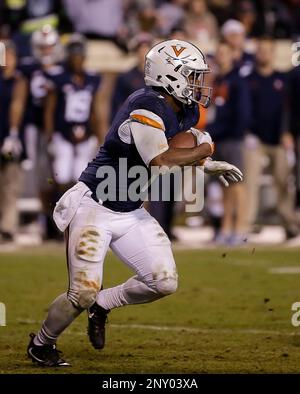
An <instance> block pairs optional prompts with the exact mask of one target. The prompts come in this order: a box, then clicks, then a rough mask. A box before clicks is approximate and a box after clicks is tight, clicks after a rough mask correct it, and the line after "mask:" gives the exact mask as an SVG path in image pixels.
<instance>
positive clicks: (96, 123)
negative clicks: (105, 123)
mask: <svg viewBox="0 0 300 394" xmlns="http://www.w3.org/2000/svg"><path fill="white" fill-rule="evenodd" d="M100 108H101V91H100V89H98V90H97V91H96V93H95V95H94V97H93V102H92V110H91V125H92V130H93V133H94V134H95V135H96V137H97V138H98V141H99V143H100V144H101V143H102V142H103V130H102V122H101V111H100Z"/></svg>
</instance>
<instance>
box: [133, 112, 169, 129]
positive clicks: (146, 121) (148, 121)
mask: <svg viewBox="0 0 300 394" xmlns="http://www.w3.org/2000/svg"><path fill="white" fill-rule="evenodd" d="M130 117H131V118H132V119H133V120H136V121H137V122H139V123H142V124H146V125H148V126H151V127H154V128H155V129H160V130H163V131H164V128H163V126H162V125H161V124H160V123H159V122H157V121H156V120H153V119H150V118H148V117H147V116H144V115H138V114H133V115H130Z"/></svg>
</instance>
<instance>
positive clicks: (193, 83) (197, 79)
mask: <svg viewBox="0 0 300 394" xmlns="http://www.w3.org/2000/svg"><path fill="white" fill-rule="evenodd" d="M209 72H210V71H209V70H194V69H192V68H190V67H186V66H184V67H183V68H182V70H181V74H182V75H183V76H184V77H185V78H186V80H187V85H186V87H185V88H184V89H183V90H182V96H183V97H184V98H186V99H187V100H188V104H191V101H193V102H195V103H198V104H200V105H201V106H202V107H204V108H207V107H208V106H209V103H210V98H211V93H212V88H211V87H209V86H206V85H205V84H204V79H205V74H207V73H209Z"/></svg>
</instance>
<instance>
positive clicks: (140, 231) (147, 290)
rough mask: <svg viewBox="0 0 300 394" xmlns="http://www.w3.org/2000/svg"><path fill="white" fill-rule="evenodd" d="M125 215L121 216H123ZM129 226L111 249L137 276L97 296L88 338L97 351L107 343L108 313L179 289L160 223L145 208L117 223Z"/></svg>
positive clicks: (152, 299) (116, 221) (92, 310)
mask: <svg viewBox="0 0 300 394" xmlns="http://www.w3.org/2000/svg"><path fill="white" fill-rule="evenodd" d="M121 215H122V214H121ZM121 221H122V222H125V223H126V222H127V223H130V226H129V227H128V225H127V229H126V232H125V233H124V234H123V235H121V236H118V237H116V238H114V239H113V241H112V242H111V245H110V247H111V249H112V250H113V252H114V253H115V254H116V255H117V256H118V257H119V258H120V259H121V260H122V261H123V262H124V263H125V264H126V265H128V267H130V268H131V269H132V270H133V271H135V273H136V275H135V276H133V277H131V278H130V279H128V280H127V281H126V282H125V283H122V284H121V285H119V286H115V287H112V288H109V289H104V290H101V291H100V292H99V293H98V296H97V300H96V303H95V304H94V305H93V307H92V308H91V309H90V311H91V312H92V313H91V317H89V337H90V341H91V343H92V345H93V346H94V347H95V348H96V349H102V348H103V347H104V344H105V323H106V317H107V313H108V312H109V311H110V310H111V309H113V308H118V307H120V306H124V305H132V304H141V303H147V302H152V301H155V300H157V299H159V298H162V297H164V296H166V295H169V294H172V293H174V292H175V291H176V289H177V277H178V275H177V270H176V265H175V262H174V258H173V253H172V250H171V244H170V241H169V239H168V237H167V236H166V234H165V232H164V231H163V229H162V228H161V226H160V225H159V224H158V222H157V221H156V220H155V219H154V218H153V217H152V216H150V215H149V213H148V212H146V211H145V210H144V209H138V210H136V211H134V212H132V213H129V214H128V215H127V217H123V218H122V216H121V217H120V219H119V221H118V220H115V226H117V227H118V226H120V227H121V226H122V222H121Z"/></svg>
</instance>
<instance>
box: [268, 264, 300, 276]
mask: <svg viewBox="0 0 300 394" xmlns="http://www.w3.org/2000/svg"><path fill="white" fill-rule="evenodd" d="M268 272H269V274H293V275H295V274H300V267H297V266H290V267H273V268H269V270H268Z"/></svg>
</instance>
